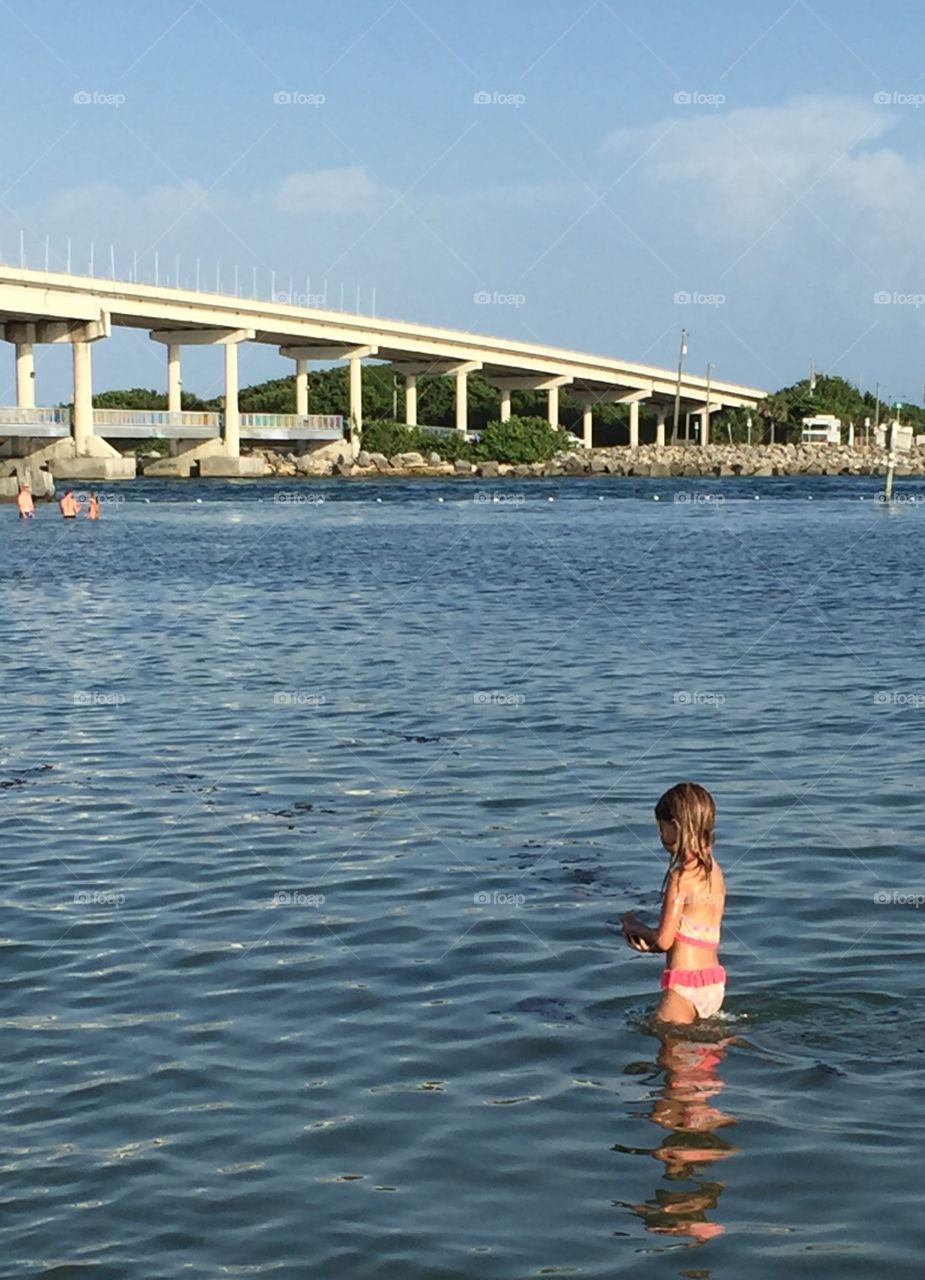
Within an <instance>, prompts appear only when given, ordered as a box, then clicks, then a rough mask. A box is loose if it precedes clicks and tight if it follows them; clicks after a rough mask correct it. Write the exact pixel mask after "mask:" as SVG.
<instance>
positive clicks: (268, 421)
mask: <svg viewBox="0 0 925 1280" xmlns="http://www.w3.org/2000/svg"><path fill="white" fill-rule="evenodd" d="M240 431H241V437H242V439H247V440H283V441H285V440H341V439H343V435H344V419H343V417H342V416H341V414H339V413H309V414H306V415H305V416H302V415H301V414H298V413H242V414H241V426H240Z"/></svg>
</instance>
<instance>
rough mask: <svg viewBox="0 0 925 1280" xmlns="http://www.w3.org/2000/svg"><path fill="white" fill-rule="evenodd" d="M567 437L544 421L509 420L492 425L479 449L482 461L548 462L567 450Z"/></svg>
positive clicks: (483, 434)
mask: <svg viewBox="0 0 925 1280" xmlns="http://www.w3.org/2000/svg"><path fill="white" fill-rule="evenodd" d="M565 444H566V441H565V437H564V433H562V432H560V431H557V430H556V428H555V427H553V426H551V425H550V424H549V423H548V422H547V421H546V419H545V418H516V417H511V418H508V420H507V421H506V422H489V424H488V426H487V427H486V428H485V430H484V431H483V432H482V436H481V439H480V440H479V443H478V445H476V455H477V456H478V457H479V458H484V459H486V460H487V459H493V460H494V461H495V462H513V463H521V462H546V461H547V460H548V459H549V458H551V457H553V456H554V455H555V454H557V453H559V452H560V451H561V450H562V449H563V448H564V447H565Z"/></svg>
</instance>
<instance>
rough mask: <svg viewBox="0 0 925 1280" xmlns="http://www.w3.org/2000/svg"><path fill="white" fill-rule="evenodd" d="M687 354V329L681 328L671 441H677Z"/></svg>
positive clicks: (673, 442)
mask: <svg viewBox="0 0 925 1280" xmlns="http://www.w3.org/2000/svg"><path fill="white" fill-rule="evenodd" d="M686 355H687V330H686V329H682V330H681V349H680V351H679V353H678V381H677V384H676V386H675V392H674V418H673V419H672V423H671V443H672V444H677V443H678V419H679V418H680V416H681V372H682V370H683V368H684V357H685V356H686Z"/></svg>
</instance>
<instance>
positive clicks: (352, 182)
mask: <svg viewBox="0 0 925 1280" xmlns="http://www.w3.org/2000/svg"><path fill="white" fill-rule="evenodd" d="M379 198H380V191H379V188H378V187H377V185H376V184H375V182H373V180H372V178H370V176H369V174H368V173H367V172H366V170H365V169H361V168H360V167H359V166H354V167H352V168H346V169H316V170H315V171H314V172H313V173H291V174H289V176H288V177H286V178H284V179H283V180H282V182H280V183H279V185H278V187H277V188H276V191H275V193H274V196H273V203H274V205H275V207H276V209H277V210H278V211H279V212H280V213H287V214H289V213H336V214H351V213H367V212H369V211H370V210H371V209H372V208H374V207H375V205H376V204H377V203H378V201H379Z"/></svg>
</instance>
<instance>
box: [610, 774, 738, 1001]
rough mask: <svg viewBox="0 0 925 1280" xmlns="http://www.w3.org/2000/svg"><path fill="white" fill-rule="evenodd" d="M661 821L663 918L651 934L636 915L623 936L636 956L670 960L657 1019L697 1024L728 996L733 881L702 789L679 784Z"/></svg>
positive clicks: (663, 805) (660, 811) (661, 810)
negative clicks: (726, 955)
mask: <svg viewBox="0 0 925 1280" xmlns="http://www.w3.org/2000/svg"><path fill="white" fill-rule="evenodd" d="M655 818H656V821H657V822H658V832H659V835H660V836H661V840H662V844H663V845H664V847H665V849H666V850H667V852H668V853H669V854H670V855H671V861H670V863H669V865H668V870H667V872H666V873H665V879H664V881H663V883H662V895H663V896H662V912H661V919H660V920H659V922H658V925H657V927H656V928H654V929H652V928H650V927H649V926H648V925H646V924H644V923H643V922H642V921H641V920H640V919H639V918H638V916H636V915H634V914H633V913H632V912H631V911H629V912H627V913H626V915H625V916H624V917H623V934H624V936H625V938H626V941H627V943H628V945H629V946H630V947H632V948H633V950H634V951H658V952H665V954H666V960H665V966H666V967H665V971H664V973H663V974H662V981H661V985H662V993H663V994H662V998H661V1001H660V1002H659V1006H658V1009H657V1011H656V1017H657V1018H660V1019H661V1020H662V1021H663V1022H677V1023H689V1022H696V1020H697V1019H698V1018H711V1017H713V1015H714V1014H716V1013H718V1012H719V1010H720V1009H721V1007H722V1004H723V997H724V995H725V991H726V970H725V969H724V968H723V966H722V965H721V964H720V963H719V957H718V955H717V948H718V947H719V933H720V924H721V922H722V919H723V909H724V907H725V905H726V882H725V878H724V877H723V873H722V871H721V870H720V867H719V863H718V862H717V861H716V859H715V858H714V857H713V833H714V828H715V825H716V804H715V802H714V800H713V797H712V796H711V795H710V793H709V791H707V790H706V789H705V788H704V787H701V786H699V785H698V783H696V782H679V783H678V785H677V786H675V787H672V788H671V790H670V791H666V792H665V794H664V795H663V796H662V798H661V799H660V800H659V802H658V804H657V805H656V806H655Z"/></svg>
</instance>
